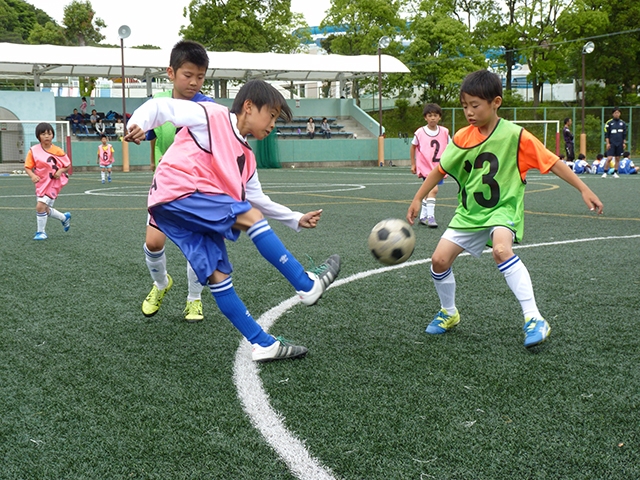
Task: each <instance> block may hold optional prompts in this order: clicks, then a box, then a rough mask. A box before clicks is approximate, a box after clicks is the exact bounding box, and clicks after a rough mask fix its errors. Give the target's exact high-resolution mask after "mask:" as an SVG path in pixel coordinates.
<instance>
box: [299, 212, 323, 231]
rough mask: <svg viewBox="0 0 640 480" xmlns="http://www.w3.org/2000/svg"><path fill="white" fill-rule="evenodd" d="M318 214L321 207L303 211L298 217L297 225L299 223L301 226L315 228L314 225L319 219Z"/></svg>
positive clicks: (320, 213)
mask: <svg viewBox="0 0 640 480" xmlns="http://www.w3.org/2000/svg"><path fill="white" fill-rule="evenodd" d="M320 215H322V209H320V210H314V211H313V212H309V213H305V214H304V215H303V216H302V217H301V218H300V221H298V225H300V226H301V227H302V228H316V225H317V224H318V222H319V221H320Z"/></svg>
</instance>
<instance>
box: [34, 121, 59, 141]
mask: <svg viewBox="0 0 640 480" xmlns="http://www.w3.org/2000/svg"><path fill="white" fill-rule="evenodd" d="M46 132H51V133H53V136H54V138H55V136H56V131H55V130H54V129H53V127H52V126H51V124H50V123H47V122H42V123H39V124H38V125H36V138H37V139H38V141H40V135H42V134H43V133H46Z"/></svg>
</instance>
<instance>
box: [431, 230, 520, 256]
mask: <svg viewBox="0 0 640 480" xmlns="http://www.w3.org/2000/svg"><path fill="white" fill-rule="evenodd" d="M497 228H504V229H506V230H509V231H510V232H511V235H512V238H513V239H515V238H516V234H515V232H513V230H511V229H509V228H507V227H491V228H485V229H484V230H474V231H472V232H469V231H466V230H454V229H452V228H447V229H446V230H445V231H444V233H443V234H442V237H441V238H445V239H447V240H449V241H450V242H452V243H455V244H456V245H458V246H459V247H460V248H462V249H464V250H466V251H467V252H469V254H470V255H473V256H474V257H479V256H480V255H481V254H482V252H483V251H484V249H485V248H487V242H488V241H489V240H490V239H491V237H492V235H493V232H494V231H495V230H496V229H497Z"/></svg>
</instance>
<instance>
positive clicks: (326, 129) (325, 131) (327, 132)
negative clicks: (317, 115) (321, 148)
mask: <svg viewBox="0 0 640 480" xmlns="http://www.w3.org/2000/svg"><path fill="white" fill-rule="evenodd" d="M320 130H322V136H323V137H324V138H331V125H329V122H327V117H324V118H323V119H322V124H320Z"/></svg>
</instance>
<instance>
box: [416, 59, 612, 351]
mask: <svg viewBox="0 0 640 480" xmlns="http://www.w3.org/2000/svg"><path fill="white" fill-rule="evenodd" d="M460 103H461V104H462V108H463V110H464V114H465V116H466V118H467V121H468V122H469V126H468V127H464V128H462V129H460V130H459V131H458V132H457V133H456V134H455V136H454V137H453V142H452V143H451V144H450V145H449V146H448V147H447V149H446V151H445V152H444V154H443V155H442V159H441V160H440V164H439V167H438V168H437V169H434V170H432V172H431V173H430V174H429V176H428V177H427V179H426V180H425V181H424V183H423V184H422V186H421V187H420V189H419V190H418V192H417V193H416V195H415V197H414V198H413V201H412V202H411V205H410V207H409V209H408V211H407V220H408V221H409V223H411V224H413V221H414V219H415V218H416V216H417V215H418V213H419V211H420V206H421V202H422V199H423V198H424V197H425V196H426V195H427V193H428V192H429V191H430V190H431V189H432V188H433V187H434V186H435V185H437V184H438V182H439V181H441V180H442V179H443V178H444V176H445V174H446V175H450V176H451V177H452V178H453V179H455V180H456V182H457V183H458V186H459V191H458V207H457V208H456V212H455V215H454V217H453V219H452V220H451V223H450V224H449V228H447V230H446V231H445V232H444V234H443V235H442V238H441V239H440V242H439V243H438V245H437V247H436V249H435V252H434V253H433V255H432V257H431V261H432V263H431V277H432V278H433V283H434V284H435V287H436V292H437V293H438V296H439V298H440V303H441V309H440V311H439V312H438V313H437V314H436V316H435V318H434V319H433V321H432V322H431V323H430V324H429V325H428V326H427V329H426V332H427V333H428V334H442V333H445V332H447V331H449V330H450V329H452V328H453V327H455V326H456V325H457V324H458V323H460V314H459V313H458V309H457V308H456V302H455V291H456V282H455V278H454V276H453V271H452V270H451V266H452V264H453V262H454V260H455V259H456V258H457V257H458V255H460V254H461V253H462V252H463V251H465V250H466V251H467V252H469V253H470V254H471V255H473V256H475V257H478V256H480V254H481V253H482V251H483V249H484V247H485V245H487V244H490V245H492V249H493V258H494V260H495V262H496V264H497V266H498V270H499V271H500V272H501V273H502V274H503V275H504V278H505V280H506V282H507V284H508V286H509V288H510V289H511V291H512V292H513V293H514V295H515V296H516V298H517V299H518V301H519V302H520V306H521V307H522V313H523V315H524V318H525V323H524V327H523V330H524V346H525V347H527V348H529V347H533V346H536V345H539V344H540V343H542V342H544V341H545V340H546V339H547V337H548V336H549V332H550V330H551V329H550V327H549V324H548V323H547V322H546V320H545V319H544V318H543V317H542V315H541V314H540V312H539V310H538V307H537V305H536V301H535V298H534V295H533V286H532V284H531V278H530V276H529V272H528V270H527V268H526V267H525V266H524V264H523V263H522V261H521V260H520V258H519V257H518V256H517V255H515V254H514V253H513V242H514V241H516V242H519V241H521V240H522V234H523V230H524V189H525V184H526V174H527V171H528V170H529V169H531V168H535V169H538V170H540V172H541V173H543V174H544V173H548V172H553V173H554V174H555V175H557V176H558V177H560V178H561V179H562V180H564V181H565V182H567V183H569V184H570V185H571V186H573V187H575V188H576V189H577V190H579V191H580V193H581V194H582V199H583V201H584V202H585V203H586V204H587V206H588V207H589V209H590V210H596V211H597V212H598V213H602V202H600V200H599V199H598V197H597V196H596V195H595V194H594V193H593V192H592V191H591V190H590V189H589V188H588V187H587V186H586V185H585V184H584V183H583V182H582V180H580V179H579V178H578V177H577V176H576V175H575V174H574V173H573V172H572V171H571V170H570V169H569V167H567V165H565V164H564V163H563V162H562V161H561V160H560V159H559V158H558V157H557V156H556V155H554V154H553V153H552V152H550V151H549V150H547V149H546V148H545V147H544V145H543V144H542V142H540V141H539V140H538V139H537V138H536V137H534V136H533V135H532V134H531V133H529V132H528V131H526V130H525V129H523V128H522V127H520V126H518V125H516V124H514V123H512V122H509V121H507V120H505V119H501V118H500V117H499V116H498V109H499V108H500V106H501V105H502V82H501V80H500V78H499V77H498V76H497V75H495V74H494V73H491V72H489V71H487V70H478V71H476V72H473V73H470V74H469V75H467V76H466V77H465V79H464V81H463V82H462V85H461V88H460Z"/></svg>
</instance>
